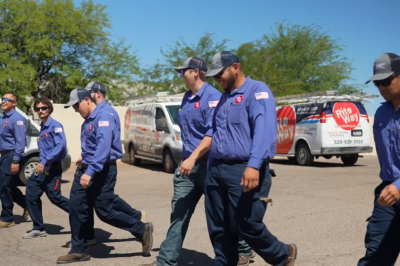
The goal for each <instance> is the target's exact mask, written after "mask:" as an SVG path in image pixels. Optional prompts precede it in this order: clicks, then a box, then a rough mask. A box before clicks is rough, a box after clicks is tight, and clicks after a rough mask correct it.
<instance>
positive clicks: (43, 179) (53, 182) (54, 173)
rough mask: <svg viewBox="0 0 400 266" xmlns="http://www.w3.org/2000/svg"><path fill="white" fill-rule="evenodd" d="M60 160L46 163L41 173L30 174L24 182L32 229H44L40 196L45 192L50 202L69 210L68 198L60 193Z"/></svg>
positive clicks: (66, 210)
mask: <svg viewBox="0 0 400 266" xmlns="http://www.w3.org/2000/svg"><path fill="white" fill-rule="evenodd" d="M61 176H62V166H61V161H58V162H54V163H52V164H49V165H46V166H45V167H44V168H43V173H41V174H35V173H34V174H32V176H31V177H30V178H29V179H28V182H27V184H26V200H27V203H28V209H29V214H30V216H31V218H32V222H33V230H40V231H44V230H45V228H44V224H43V215H42V201H41V199H40V197H41V196H42V195H43V192H44V193H46V195H47V197H48V198H49V200H50V202H51V203H53V204H54V205H56V206H57V207H59V208H60V209H62V210H63V211H65V212H67V213H68V212H69V200H68V199H67V198H66V197H64V196H63V195H61Z"/></svg>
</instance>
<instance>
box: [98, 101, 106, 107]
mask: <svg viewBox="0 0 400 266" xmlns="http://www.w3.org/2000/svg"><path fill="white" fill-rule="evenodd" d="M104 105H106V101H102V102H101V103H100V104H98V105H97V106H99V108H103V107H104Z"/></svg>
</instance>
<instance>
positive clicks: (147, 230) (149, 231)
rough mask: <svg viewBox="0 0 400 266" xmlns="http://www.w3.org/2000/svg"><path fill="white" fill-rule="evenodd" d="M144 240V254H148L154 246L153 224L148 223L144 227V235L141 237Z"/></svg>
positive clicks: (141, 240)
mask: <svg viewBox="0 0 400 266" xmlns="http://www.w3.org/2000/svg"><path fill="white" fill-rule="evenodd" d="M140 242H142V252H143V256H148V255H149V254H150V252H151V249H152V248H153V224H152V223H146V224H145V227H144V232H143V237H142V238H141V239H140Z"/></svg>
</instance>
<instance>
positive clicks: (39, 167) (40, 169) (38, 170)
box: [35, 163, 44, 174]
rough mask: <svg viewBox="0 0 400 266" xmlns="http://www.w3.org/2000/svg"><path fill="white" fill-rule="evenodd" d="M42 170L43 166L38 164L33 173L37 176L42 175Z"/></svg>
mask: <svg viewBox="0 0 400 266" xmlns="http://www.w3.org/2000/svg"><path fill="white" fill-rule="evenodd" d="M43 168H44V166H43V165H42V164H41V163H38V165H37V166H36V170H35V172H36V173H38V174H41V173H43Z"/></svg>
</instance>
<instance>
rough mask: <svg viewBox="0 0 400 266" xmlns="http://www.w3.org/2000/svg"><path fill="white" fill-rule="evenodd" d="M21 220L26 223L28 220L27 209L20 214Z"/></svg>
mask: <svg viewBox="0 0 400 266" xmlns="http://www.w3.org/2000/svg"><path fill="white" fill-rule="evenodd" d="M22 220H24V222H27V221H28V220H29V210H28V208H25V209H24V212H23V213H22Z"/></svg>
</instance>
